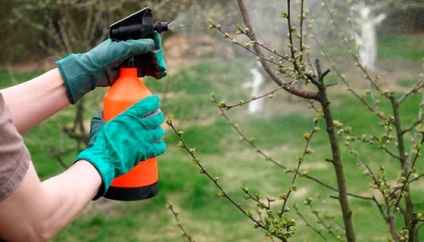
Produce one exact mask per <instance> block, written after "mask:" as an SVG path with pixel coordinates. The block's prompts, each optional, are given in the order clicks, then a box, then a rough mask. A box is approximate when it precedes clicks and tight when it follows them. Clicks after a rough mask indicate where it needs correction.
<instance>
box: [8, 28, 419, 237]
mask: <svg viewBox="0 0 424 242" xmlns="http://www.w3.org/2000/svg"><path fill="white" fill-rule="evenodd" d="M405 39H406V40H408V42H405ZM401 40H402V41H403V42H405V43H410V44H411V47H410V48H417V49H419V48H421V47H419V46H418V45H417V44H416V42H414V41H416V40H417V39H416V36H403V37H402V39H401ZM398 42H399V40H397V41H394V40H393V38H388V39H383V40H382V43H381V45H382V51H383V53H379V56H380V58H381V61H382V62H384V63H388V62H390V60H392V59H394V58H395V57H394V56H393V55H395V54H393V53H397V52H396V51H395V50H393V49H395V48H402V46H400V45H399V43H398ZM414 43H415V46H414ZM419 51H421V52H419V53H421V57H423V56H424V54H423V52H422V48H421V49H419ZM402 53H403V54H404V55H402V56H397V57H396V59H397V61H399V59H400V61H402V60H405V61H418V60H419V56H418V57H417V53H416V52H411V54H408V53H405V52H402ZM418 55H420V54H418ZM246 63H249V62H246V61H245V60H235V61H227V62H223V61H221V60H215V59H210V60H206V61H202V62H199V63H198V64H196V65H193V66H190V67H187V68H184V69H181V70H179V71H178V72H177V73H175V74H174V75H171V76H168V77H166V78H165V79H163V80H161V81H155V80H153V79H146V80H145V81H146V84H147V85H148V86H149V87H150V88H151V90H152V91H153V92H154V93H157V94H159V95H160V96H161V98H162V100H163V104H164V107H163V110H164V112H165V114H166V115H168V116H170V117H172V119H173V123H174V124H175V126H176V127H177V128H178V129H179V130H182V131H184V133H183V136H182V137H183V138H184V140H185V141H186V142H187V144H188V145H189V146H190V147H195V148H196V154H197V156H198V158H199V159H200V160H201V164H202V165H203V166H204V167H205V168H206V170H207V171H208V172H209V173H210V174H212V175H213V176H214V177H215V176H216V177H219V184H220V185H222V186H223V187H224V189H225V191H226V193H227V194H229V195H230V196H231V197H232V198H234V200H236V201H237V202H239V203H240V204H241V206H242V207H244V208H247V209H250V210H252V211H254V209H255V205H254V204H253V203H251V202H250V201H246V200H245V199H244V198H243V195H244V193H243V191H242V189H241V188H240V187H241V186H242V185H246V186H247V187H249V191H251V192H252V193H253V194H255V193H260V194H262V195H263V196H269V197H275V198H278V197H279V195H280V194H282V193H286V192H287V191H288V187H289V184H290V182H291V179H292V174H287V173H286V172H285V170H284V169H280V168H278V167H277V166H275V165H273V164H271V163H270V162H269V161H267V160H266V159H264V158H263V157H262V156H260V155H259V154H258V152H256V150H255V149H252V148H251V147H250V146H248V145H247V144H246V143H245V142H240V137H239V135H238V134H237V133H236V131H235V130H234V129H232V128H231V127H230V125H229V124H228V122H227V121H226V120H225V119H224V118H223V117H222V116H221V115H219V109H218V108H217V107H216V105H215V104H214V103H212V102H211V101H210V94H211V93H212V92H213V93H215V95H216V96H217V98H218V99H219V100H225V101H226V102H227V103H228V104H236V103H238V102H239V100H248V99H249V98H250V94H249V90H248V89H244V88H241V87H240V86H241V85H242V83H243V82H245V80H249V79H250V78H251V77H250V75H249V74H248V72H246V70H247V69H248V68H249V67H250V66H249V64H246ZM393 68H395V67H393ZM414 71H416V73H418V72H420V71H422V69H421V70H419V69H418V70H414ZM38 73H39V72H36V73H35V74H38ZM401 73H402V72H401ZM28 74H31V73H27V72H24V73H21V72H14V75H13V76H14V77H15V79H16V82H20V81H22V80H26V79H28V78H29V75H28ZM32 74H34V73H32ZM416 76H417V78H418V74H417V75H416ZM9 77H10V71H7V70H5V69H2V70H0V87H4V86H7V85H9V83H10V82H8V81H6V80H9V79H10V78H9ZM391 78H392V79H394V81H395V83H396V82H402V80H405V78H404V77H403V76H392V77H391ZM407 79H408V80H409V79H410V78H409V77H408V78H407ZM359 81H362V80H358V82H359ZM411 84H412V83H411ZM340 85H341V84H340ZM405 85H406V84H404V83H403V82H402V85H399V87H402V88H406V87H405ZM358 86H360V85H358ZM393 86H394V87H395V88H397V87H398V85H390V87H393ZM274 88H275V87H274V85H273V84H272V83H269V84H267V86H266V90H273V89H274ZM341 90H343V88H336V87H335V88H334V90H332V91H330V93H331V101H332V106H333V108H334V116H335V118H336V119H338V120H340V122H342V123H344V124H346V125H348V126H350V127H352V129H353V130H354V131H355V132H356V133H357V134H358V135H362V134H365V133H368V134H369V133H374V134H381V133H382V132H384V129H382V127H381V125H380V123H379V121H378V120H377V119H376V118H375V117H374V116H373V115H371V114H369V113H367V111H366V109H365V108H364V107H363V106H362V105H361V104H360V102H358V101H357V100H356V99H354V98H353V97H352V96H350V95H347V92H345V91H341ZM103 92H104V90H99V91H98V92H97V93H95V94H93V95H101V94H102V93H103ZM420 101H421V96H420V95H412V97H411V99H410V100H408V102H406V103H405V104H404V106H403V107H402V115H403V117H404V120H403V124H405V125H406V124H408V123H410V122H413V120H414V119H415V118H416V115H417V111H418V106H419V103H420ZM265 102H266V105H265V110H264V111H263V113H261V114H260V115H254V116H252V115H250V114H248V112H247V105H244V106H242V107H240V108H235V109H232V110H230V111H228V115H229V117H230V118H231V120H232V121H233V122H235V123H237V124H238V126H239V127H240V129H241V130H242V131H243V132H244V133H245V134H246V136H247V137H252V138H254V139H255V144H257V145H258V146H259V148H260V149H261V151H264V152H266V153H267V154H268V155H269V156H272V157H273V158H275V159H276V160H278V161H281V162H282V163H283V164H284V165H286V166H287V167H290V168H291V167H294V166H295V165H296V164H297V159H296V157H297V156H299V155H301V154H302V151H303V149H304V147H305V140H304V139H303V136H304V134H305V133H306V132H310V130H311V129H312V127H313V126H312V119H313V118H314V115H315V113H314V112H313V110H311V109H308V108H307V104H306V103H305V102H304V101H303V100H300V99H297V98H294V97H289V96H288V94H287V93H284V92H277V93H276V94H275V96H274V98H272V99H267V100H266V101H265ZM381 105H382V108H383V109H384V110H386V111H387V112H389V111H390V110H389V109H388V106H387V103H385V102H384V101H382V103H381ZM96 108H97V107H96ZM96 108H94V107H92V108H91V109H90V111H89V112H87V113H86V114H85V115H86V117H87V119H88V117H89V116H91V115H93V114H94V113H92V110H94V109H96ZM73 111H74V107H68V108H67V109H65V110H64V111H63V112H61V113H60V114H58V115H56V116H54V117H53V118H52V119H51V120H48V121H46V122H44V123H42V124H41V125H39V126H38V127H36V128H34V129H32V130H31V131H30V132H28V133H27V134H25V140H26V143H27V145H28V147H29V149H30V151H31V154H32V157H33V160H34V161H35V164H36V167H37V170H38V172H39V175H40V176H41V177H42V178H43V179H45V178H47V177H49V176H52V175H54V174H56V173H58V172H60V171H62V170H63V167H62V166H61V165H60V164H59V163H58V162H57V160H56V159H54V158H53V157H51V155H50V153H51V152H52V151H54V150H66V149H68V148H70V147H73V145H74V143H73V141H72V140H70V139H69V138H67V137H66V135H64V134H63V133H62V132H61V129H62V127H63V125H70V123H71V122H72V115H73ZM164 127H165V128H166V129H167V135H166V137H165V140H166V142H167V145H168V150H167V152H166V153H165V154H164V155H162V156H161V157H159V172H160V174H159V177H160V181H159V186H160V192H159V194H158V195H157V196H156V197H154V198H151V199H149V200H145V201H139V202H116V201H110V200H105V199H100V200H99V201H96V202H93V203H92V204H90V206H89V207H88V208H87V209H86V210H85V211H84V213H83V214H82V215H81V216H80V217H78V218H77V219H76V221H75V222H74V223H73V224H72V225H71V226H69V227H68V228H67V229H65V230H64V231H63V232H61V233H60V234H59V235H58V236H57V237H56V238H55V239H54V240H53V241H184V238H182V237H181V231H180V230H179V229H178V227H177V222H176V221H175V219H174V218H173V216H172V213H171V212H170V211H169V210H167V209H166V205H167V202H168V201H172V203H173V205H174V207H175V209H176V210H177V211H178V212H179V219H180V222H181V224H182V225H183V226H184V227H185V229H186V230H187V232H188V233H189V234H190V235H191V236H192V237H193V239H194V240H195V241H208V242H210V241H270V240H269V239H268V238H266V237H265V234H264V232H263V231H261V230H260V229H254V228H253V224H252V222H251V221H250V220H248V218H246V217H245V216H243V214H241V213H240V212H239V211H238V210H237V208H236V207H234V206H233V205H231V204H230V203H229V202H228V201H227V200H225V199H224V198H220V197H219V196H218V189H217V188H216V186H214V184H213V183H212V182H211V181H209V180H208V179H207V178H206V176H205V175H202V174H201V173H200V172H199V167H197V166H196V165H195V164H194V163H193V161H192V159H191V157H190V156H189V154H188V153H187V152H184V150H182V149H180V148H178V143H179V140H178V137H177V135H176V134H175V133H173V132H172V130H170V128H169V127H167V126H166V125H165V126H164ZM319 127H320V128H321V132H319V133H318V134H316V136H315V137H314V138H313V142H312V143H311V148H312V149H313V150H314V151H315V152H314V154H313V155H311V156H307V158H306V159H305V161H304V164H303V166H302V171H305V172H306V171H307V172H308V174H310V175H312V176H316V177H319V179H320V180H321V181H322V182H325V183H328V184H330V185H332V186H334V185H335V179H334V174H333V168H332V167H331V166H330V164H329V163H328V162H326V161H325V160H326V159H327V158H329V157H330V151H329V146H328V138H327V136H326V133H325V132H324V130H325V128H324V124H323V120H321V121H320V123H319ZM354 145H355V147H356V148H357V149H358V150H359V152H360V154H361V157H362V158H363V159H364V160H365V161H366V162H368V164H369V165H370V166H371V167H378V166H384V167H385V168H386V174H387V176H389V177H396V176H397V175H398V168H399V164H398V163H396V161H394V160H393V159H391V157H390V156H388V155H387V154H384V153H382V152H381V150H379V149H378V146H377V145H376V144H374V145H366V146H364V145H361V144H360V143H359V142H356V143H354ZM75 155H76V152H71V153H69V154H68V155H65V156H64V157H63V159H64V160H65V161H66V163H67V164H71V163H72V161H73V158H74V157H75ZM342 157H343V161H344V166H345V171H346V176H347V183H348V189H349V191H350V192H353V193H356V194H360V195H372V194H373V191H372V190H371V189H370V187H369V183H370V182H371V180H370V179H369V178H367V177H366V176H364V175H363V174H362V170H361V169H360V168H359V167H358V166H357V164H356V162H355V160H354V158H353V157H352V156H351V155H350V154H349V151H348V149H346V148H343V149H342ZM420 163H421V164H419V167H418V169H419V170H423V169H424V165H423V164H422V162H420ZM412 190H413V192H414V194H422V192H423V182H419V183H416V184H415V185H414V186H412ZM335 195H336V194H335V193H334V192H332V191H330V190H328V189H326V188H323V187H321V186H317V184H316V183H314V182H311V181H310V180H307V179H303V178H300V179H299V180H298V183H297V191H296V192H294V193H293V194H292V197H291V200H290V202H289V207H290V208H292V209H291V210H290V212H288V213H287V216H289V217H292V218H294V219H296V221H297V227H296V229H297V233H296V234H295V239H294V241H317V240H318V239H317V238H319V237H317V236H318V235H317V234H316V233H314V232H313V231H312V230H311V229H309V228H308V227H307V226H306V224H305V223H304V222H303V221H302V220H301V219H300V218H299V216H298V215H297V214H296V212H295V210H294V209H293V208H294V204H296V205H297V206H298V207H299V210H300V211H301V212H302V214H303V215H304V216H306V217H307V218H308V221H310V222H312V223H315V222H316V220H317V218H316V217H314V216H313V215H312V214H313V213H312V212H311V211H310V208H309V207H307V206H306V205H305V204H304V200H305V199H307V198H311V199H313V202H312V205H313V206H314V209H316V211H319V214H321V215H323V216H324V219H325V221H326V223H329V224H331V225H332V226H334V227H335V228H340V221H341V220H340V211H339V206H338V202H337V201H336V200H335V199H334V198H332V197H333V196H335ZM414 201H415V202H416V203H421V204H422V203H423V202H424V198H423V197H422V196H420V195H414ZM350 202H351V206H352V210H353V213H354V215H353V217H354V224H355V229H356V232H357V239H358V241H387V238H388V236H389V234H388V229H387V226H386V225H385V223H384V221H383V219H382V217H381V215H380V214H379V212H378V210H377V209H376V208H375V207H374V206H373V204H372V203H370V202H368V201H364V200H360V199H355V198H351V199H350ZM420 206H421V207H420ZM280 207H281V202H279V201H278V202H276V203H275V205H274V210H278V209H279V208H280ZM417 207H418V209H421V210H422V211H421V212H424V207H423V206H422V205H419V204H417ZM333 217H334V219H333ZM370 221H372V222H371V223H370ZM316 226H317V227H320V226H322V225H316ZM334 231H335V233H337V230H334ZM323 234H324V235H325V237H326V238H327V239H328V240H329V241H332V240H335V238H334V237H332V236H331V235H330V234H328V233H326V232H324V233H323Z"/></svg>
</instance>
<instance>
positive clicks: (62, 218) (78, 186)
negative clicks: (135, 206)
mask: <svg viewBox="0 0 424 242" xmlns="http://www.w3.org/2000/svg"><path fill="white" fill-rule="evenodd" d="M101 184H102V179H101V177H100V175H99V173H98V172H97V170H96V169H95V168H94V167H93V166H92V165H91V164H90V163H88V162H87V161H78V162H77V163H75V164H74V165H73V166H71V167H70V168H69V169H67V170H66V171H65V172H63V173H61V174H59V175H57V176H55V177H52V178H50V179H48V180H45V181H44V182H40V180H39V178H38V176H37V173H36V171H35V169H34V166H33V164H32V162H31V163H30V166H29V168H28V171H27V173H26V174H25V176H24V179H23V180H22V182H21V184H20V185H19V186H18V188H17V190H16V191H15V192H14V193H12V195H10V196H9V197H7V198H6V199H5V200H3V201H1V202H0V238H2V239H4V240H6V241H45V240H48V239H50V238H52V237H53V236H54V235H55V234H57V233H58V232H59V231H61V230H62V229H63V228H64V227H65V226H67V225H68V224H69V223H71V222H72V221H73V220H74V219H75V218H76V217H77V215H78V214H80V213H81V211H82V210H83V209H84V207H85V206H86V205H87V204H88V203H89V202H90V201H91V200H92V198H93V197H94V195H95V194H96V193H97V191H98V189H99V187H100V185H101Z"/></svg>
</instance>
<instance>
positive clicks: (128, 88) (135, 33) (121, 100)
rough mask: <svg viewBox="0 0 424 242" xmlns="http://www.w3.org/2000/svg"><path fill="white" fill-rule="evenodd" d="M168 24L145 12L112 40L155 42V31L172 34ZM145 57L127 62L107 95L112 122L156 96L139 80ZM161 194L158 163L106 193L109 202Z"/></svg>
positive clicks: (120, 25) (115, 28) (114, 28)
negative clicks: (138, 66) (154, 20)
mask: <svg viewBox="0 0 424 242" xmlns="http://www.w3.org/2000/svg"><path fill="white" fill-rule="evenodd" d="M167 26H168V24H167V23H166V22H157V23H155V24H153V17H152V10H151V9H150V8H144V9H142V10H140V11H138V12H136V13H134V14H132V15H130V16H128V17H126V18H124V19H122V20H120V21H118V22H116V23H114V24H112V25H111V26H110V28H109V36H110V38H111V39H112V40H115V41H121V40H128V39H140V38H151V37H152V36H153V31H157V32H159V33H160V32H162V31H165V30H168V27H167ZM142 61H143V56H134V57H131V58H129V59H128V60H125V61H124V63H123V64H122V65H121V67H120V74H119V77H118V79H117V80H116V82H115V83H114V84H113V85H112V87H111V88H110V89H109V90H108V91H107V92H106V94H105V96H104V103H103V118H104V119H105V120H106V121H108V120H110V119H112V118H114V117H115V116H116V115H118V114H120V113H121V112H123V111H124V110H126V109H127V108H128V107H130V106H131V105H133V104H134V103H136V102H137V101H139V100H141V99H143V98H145V97H147V96H150V95H152V93H151V92H150V90H149V89H148V88H147V87H146V86H145V85H144V83H143V81H142V80H141V79H140V78H139V73H138V68H137V64H139V63H142ZM157 193H158V166H157V159H156V157H155V158H150V159H147V160H145V161H141V162H140V163H139V164H138V165H137V166H135V167H134V168H133V169H132V170H131V171H130V172H129V173H127V174H125V175H122V176H119V177H117V178H115V179H114V180H113V181H112V184H111V186H110V187H109V189H108V191H107V192H106V194H105V196H104V197H106V198H109V199H113V200H120V201H136V200H143V199H147V198H150V197H153V196H155V195H156V194H157Z"/></svg>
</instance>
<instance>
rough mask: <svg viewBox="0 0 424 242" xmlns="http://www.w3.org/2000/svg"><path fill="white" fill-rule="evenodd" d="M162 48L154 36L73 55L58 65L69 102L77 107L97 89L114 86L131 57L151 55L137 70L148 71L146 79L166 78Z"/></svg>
mask: <svg viewBox="0 0 424 242" xmlns="http://www.w3.org/2000/svg"><path fill="white" fill-rule="evenodd" d="M161 47H162V40H161V37H160V35H159V34H158V33H156V32H155V34H154V38H153V39H139V40H126V41H111V40H110V39H107V40H105V41H104V42H102V43H101V44H100V45H98V46H96V47H95V48H93V49H92V50H90V51H88V52H86V53H82V54H70V55H68V56H67V57H65V58H63V59H61V60H59V61H57V62H56V64H57V67H58V68H59V70H60V74H61V76H62V78H63V80H64V82H65V86H66V91H67V94H68V97H69V101H70V102H71V103H72V104H75V103H76V102H78V100H79V99H81V97H82V96H84V95H85V94H86V93H88V92H89V91H91V90H93V89H94V88H96V87H106V86H110V85H112V84H113V83H114V82H115V81H116V79H117V78H118V76H119V65H120V64H121V63H122V62H123V61H124V60H125V59H128V58H129V57H131V56H135V55H142V54H148V55H149V56H150V58H147V57H146V58H141V60H140V61H141V63H137V66H138V67H140V68H142V69H146V71H144V72H143V73H144V75H150V76H153V77H155V78H157V79H159V78H162V77H164V76H165V75H166V65H165V61H164V60H163V56H162V48H161ZM152 51H153V52H152ZM151 66H153V67H151ZM147 70H152V71H147ZM144 75H143V76H144Z"/></svg>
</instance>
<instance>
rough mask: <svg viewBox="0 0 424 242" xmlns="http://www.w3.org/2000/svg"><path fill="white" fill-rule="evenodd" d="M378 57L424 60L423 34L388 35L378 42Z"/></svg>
mask: <svg viewBox="0 0 424 242" xmlns="http://www.w3.org/2000/svg"><path fill="white" fill-rule="evenodd" d="M378 48H379V49H378V57H379V58H381V59H408V60H415V61H422V60H423V58H424V45H423V36H422V35H412V36H411V35H387V36H382V37H380V39H379V43H378Z"/></svg>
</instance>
